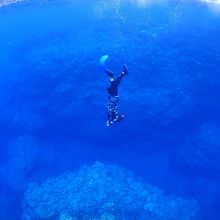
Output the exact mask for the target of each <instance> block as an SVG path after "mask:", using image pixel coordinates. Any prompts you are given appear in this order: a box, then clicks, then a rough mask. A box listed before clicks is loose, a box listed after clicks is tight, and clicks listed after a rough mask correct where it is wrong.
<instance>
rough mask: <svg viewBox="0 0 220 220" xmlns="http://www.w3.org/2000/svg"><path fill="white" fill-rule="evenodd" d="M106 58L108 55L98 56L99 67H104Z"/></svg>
mask: <svg viewBox="0 0 220 220" xmlns="http://www.w3.org/2000/svg"><path fill="white" fill-rule="evenodd" d="M107 59H108V55H104V56H102V57H101V58H100V60H99V63H100V65H101V67H104V68H105V62H106V60H107Z"/></svg>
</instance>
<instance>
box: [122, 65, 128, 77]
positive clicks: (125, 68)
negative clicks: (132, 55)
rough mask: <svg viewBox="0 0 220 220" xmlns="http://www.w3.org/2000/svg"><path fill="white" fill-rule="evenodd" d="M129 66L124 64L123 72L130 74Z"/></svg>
mask: <svg viewBox="0 0 220 220" xmlns="http://www.w3.org/2000/svg"><path fill="white" fill-rule="evenodd" d="M128 73H129V72H128V68H127V66H126V65H125V64H124V66H123V74H124V75H128Z"/></svg>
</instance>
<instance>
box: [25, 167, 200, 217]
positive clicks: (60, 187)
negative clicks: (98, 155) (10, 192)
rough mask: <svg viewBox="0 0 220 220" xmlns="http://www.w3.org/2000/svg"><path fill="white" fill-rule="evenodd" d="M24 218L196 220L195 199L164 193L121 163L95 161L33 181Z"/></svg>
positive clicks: (196, 207) (26, 200) (26, 194)
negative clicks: (142, 180)
mask: <svg viewBox="0 0 220 220" xmlns="http://www.w3.org/2000/svg"><path fill="white" fill-rule="evenodd" d="M23 207H24V211H23V219H24V220H39V219H59V220H60V219H62V220H63V219H68V220H69V219H78V220H80V219H82V220H84V219H85V220H86V219H88V220H89V219H94V220H95V219H97V220H104V219H105V220H117V219H118V220H119V219H129V220H132V219H133V220H136V219H157V220H167V219H169V220H172V219H173V220H174V219H175V220H176V219H179V220H189V219H196V216H197V214H198V205H197V203H196V202H195V201H194V200H186V199H182V198H177V197H175V196H165V195H164V194H163V192H162V191H161V190H159V189H157V188H156V187H153V186H151V185H148V184H144V183H143V182H141V181H139V180H137V178H135V177H134V176H133V174H132V173H130V172H129V171H127V170H125V169H122V168H120V167H118V166H110V165H104V164H102V163H95V164H94V165H92V166H84V167H82V168H81V170H79V171H78V172H75V173H72V172H67V173H64V174H63V175H61V176H58V177H54V178H49V179H48V180H47V181H45V182H44V183H42V184H41V185H37V184H30V185H29V187H28V189H27V191H26V193H25V196H24V202H23Z"/></svg>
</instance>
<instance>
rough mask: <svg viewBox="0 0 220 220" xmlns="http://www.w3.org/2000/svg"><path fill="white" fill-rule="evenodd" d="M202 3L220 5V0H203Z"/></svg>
mask: <svg viewBox="0 0 220 220" xmlns="http://www.w3.org/2000/svg"><path fill="white" fill-rule="evenodd" d="M201 1H202V2H207V3H212V4H220V0H201Z"/></svg>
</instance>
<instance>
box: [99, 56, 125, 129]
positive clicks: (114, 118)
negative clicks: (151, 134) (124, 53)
mask: <svg viewBox="0 0 220 220" xmlns="http://www.w3.org/2000/svg"><path fill="white" fill-rule="evenodd" d="M107 58H108V56H107V55H105V56H103V57H102V58H101V59H100V63H101V65H102V66H103V67H104V71H105V73H106V74H107V76H108V79H109V82H110V86H109V87H108V88H107V91H108V114H107V122H106V125H107V126H110V125H113V124H114V123H115V122H121V120H122V119H123V118H124V115H123V114H119V112H118V102H119V95H118V87H119V85H120V83H121V80H122V78H123V77H124V76H126V75H128V69H127V66H126V65H125V64H124V65H123V70H122V72H121V73H120V74H119V76H118V77H117V78H116V79H115V78H114V74H113V72H111V71H110V70H108V69H107V68H106V67H105V61H106V60H107Z"/></svg>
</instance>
